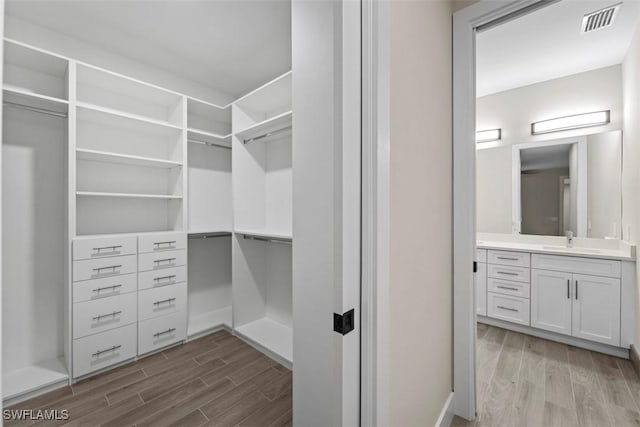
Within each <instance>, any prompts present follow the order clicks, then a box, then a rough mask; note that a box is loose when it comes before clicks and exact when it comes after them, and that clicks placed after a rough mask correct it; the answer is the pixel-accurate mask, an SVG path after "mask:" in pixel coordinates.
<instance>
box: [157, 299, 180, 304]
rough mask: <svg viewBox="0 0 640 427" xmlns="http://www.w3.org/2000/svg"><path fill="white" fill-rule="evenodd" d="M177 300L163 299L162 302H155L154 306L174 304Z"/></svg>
mask: <svg viewBox="0 0 640 427" xmlns="http://www.w3.org/2000/svg"><path fill="white" fill-rule="evenodd" d="M175 300H176V299H175V298H169V299H163V300H162V301H156V302H154V303H153V305H160V304H165V303H169V302H173V301H175Z"/></svg>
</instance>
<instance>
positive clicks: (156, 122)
mask: <svg viewBox="0 0 640 427" xmlns="http://www.w3.org/2000/svg"><path fill="white" fill-rule="evenodd" d="M77 105H78V108H84V109H87V110H92V111H98V112H101V113H106V114H110V115H113V116H118V117H123V118H126V119H131V120H137V121H139V122H144V123H149V124H153V125H158V126H163V127H165V128H170V129H178V130H182V127H180V126H176V125H174V124H171V123H169V122H166V121H162V120H157V119H152V118H150V117H145V116H141V115H138V114H132V113H127V112H125V111H120V110H115V109H113V108H108V107H100V106H98V105H94V104H89V103H87V102H82V101H78V103H77Z"/></svg>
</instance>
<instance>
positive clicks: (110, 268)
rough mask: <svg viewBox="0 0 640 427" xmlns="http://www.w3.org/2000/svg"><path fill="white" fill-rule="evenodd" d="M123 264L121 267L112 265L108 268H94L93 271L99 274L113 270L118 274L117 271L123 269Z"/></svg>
mask: <svg viewBox="0 0 640 427" xmlns="http://www.w3.org/2000/svg"><path fill="white" fill-rule="evenodd" d="M121 267H122V264H119V265H110V266H107V267H98V268H94V269H93V271H95V272H97V273H98V274H99V273H100V272H101V271H102V270H113V272H114V273H115V272H116V269H118V268H121Z"/></svg>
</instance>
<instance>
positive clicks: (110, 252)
mask: <svg viewBox="0 0 640 427" xmlns="http://www.w3.org/2000/svg"><path fill="white" fill-rule="evenodd" d="M137 253H138V243H137V238H136V236H118V237H99V238H95V239H77V240H75V241H74V242H73V259H74V260H80V259H95V258H104V257H111V256H120V255H136V254H137Z"/></svg>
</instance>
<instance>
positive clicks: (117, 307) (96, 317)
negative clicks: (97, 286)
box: [73, 294, 138, 338]
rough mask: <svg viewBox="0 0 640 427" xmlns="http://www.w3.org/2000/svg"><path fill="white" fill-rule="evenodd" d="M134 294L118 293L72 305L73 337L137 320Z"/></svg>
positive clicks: (80, 336) (102, 330)
mask: <svg viewBox="0 0 640 427" xmlns="http://www.w3.org/2000/svg"><path fill="white" fill-rule="evenodd" d="M137 314H138V312H137V298H136V294H125V295H118V296H115V297H109V298H100V299H98V300H95V301H85V302H79V303H75V304H74V305H73V338H82V337H84V336H87V335H92V334H96V333H99V332H104V331H108V330H110V329H114V328H119V327H121V326H125V325H128V324H130V323H135V322H136V321H137V318H138V316H137Z"/></svg>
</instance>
